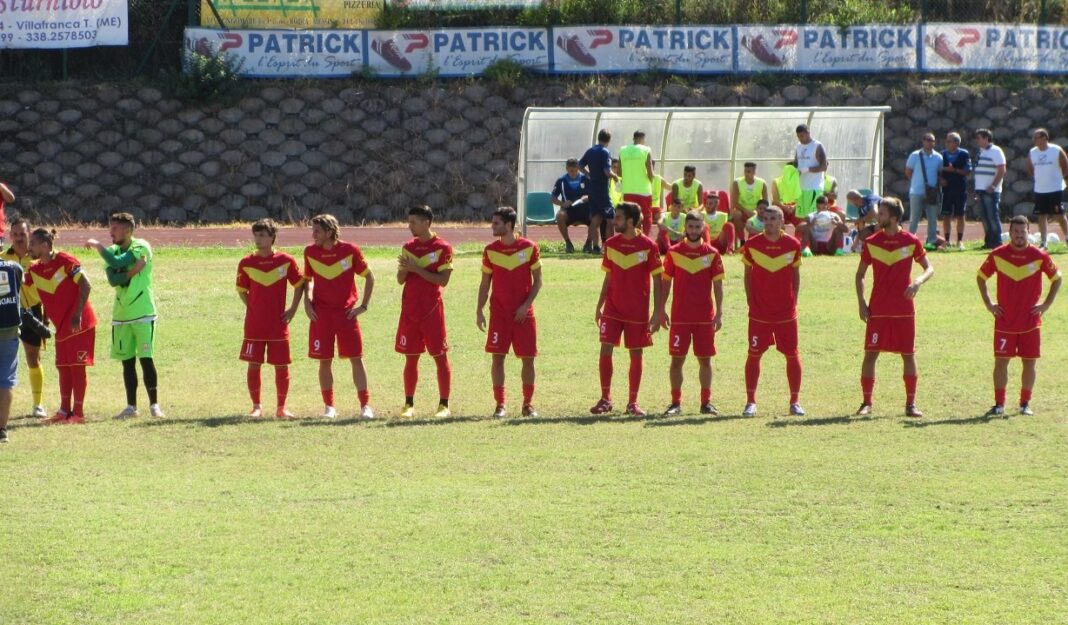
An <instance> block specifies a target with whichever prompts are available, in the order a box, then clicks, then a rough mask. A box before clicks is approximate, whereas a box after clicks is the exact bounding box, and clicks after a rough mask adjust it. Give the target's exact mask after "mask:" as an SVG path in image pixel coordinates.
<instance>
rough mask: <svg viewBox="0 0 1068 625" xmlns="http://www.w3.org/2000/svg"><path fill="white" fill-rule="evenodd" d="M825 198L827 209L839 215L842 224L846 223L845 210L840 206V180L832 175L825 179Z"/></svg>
mask: <svg viewBox="0 0 1068 625" xmlns="http://www.w3.org/2000/svg"><path fill="white" fill-rule="evenodd" d="M823 196H824V197H826V198H827V208H828V209H829V210H832V211H834V212H836V213H838V216H839V217H841V218H842V222H843V223H844V222H845V221H846V213H845V209H844V208H842V207H841V206H839V205H838V180H836V179H835V177H834V176H832V175H830V174H825V175H824V177H823Z"/></svg>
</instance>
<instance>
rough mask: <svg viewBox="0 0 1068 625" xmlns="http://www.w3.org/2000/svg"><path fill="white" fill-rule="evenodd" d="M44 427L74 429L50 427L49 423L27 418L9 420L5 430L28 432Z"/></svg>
mask: <svg viewBox="0 0 1068 625" xmlns="http://www.w3.org/2000/svg"><path fill="white" fill-rule="evenodd" d="M45 427H57V428H59V427H74V426H62V425H51V424H49V423H45V422H44V420H43V419H34V418H32V417H28V418H25V419H19V420H18V421H16V420H15V419H14V418H12V419H11V420H9V421H8V422H7V429H8V431H12V432H13V431H15V430H28V429H33V428H45Z"/></svg>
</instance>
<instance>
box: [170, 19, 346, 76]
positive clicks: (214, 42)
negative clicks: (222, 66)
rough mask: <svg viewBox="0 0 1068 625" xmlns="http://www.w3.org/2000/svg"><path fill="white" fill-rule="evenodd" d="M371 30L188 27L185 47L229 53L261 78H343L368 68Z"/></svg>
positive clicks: (208, 53)
mask: <svg viewBox="0 0 1068 625" xmlns="http://www.w3.org/2000/svg"><path fill="white" fill-rule="evenodd" d="M366 33H367V31H363V30H215V29H211V28H187V29H185V49H186V50H187V51H189V52H195V53H197V54H203V55H205V56H212V55H215V54H218V53H220V52H221V53H224V54H226V55H228V56H230V57H231V58H234V59H235V60H238V61H239V62H240V63H241V75H242V76H250V77H256V78H295V77H319V78H341V77H347V76H352V75H353V74H359V73H362V72H363V68H364V61H365V58H364V49H365V48H366V44H367V40H366Z"/></svg>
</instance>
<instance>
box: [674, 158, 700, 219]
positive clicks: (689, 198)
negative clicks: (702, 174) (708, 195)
mask: <svg viewBox="0 0 1068 625" xmlns="http://www.w3.org/2000/svg"><path fill="white" fill-rule="evenodd" d="M671 196H672V197H675V198H678V199H680V200H682V210H684V211H692V210H693V209H695V208H701V206H702V205H703V204H704V197H705V187H704V185H703V184H702V183H701V181H700V180H698V179H697V168H696V167H694V166H693V165H686V166H685V167H683V168H682V178H679V179H678V180H676V181H675V182H674V183H672V185H671Z"/></svg>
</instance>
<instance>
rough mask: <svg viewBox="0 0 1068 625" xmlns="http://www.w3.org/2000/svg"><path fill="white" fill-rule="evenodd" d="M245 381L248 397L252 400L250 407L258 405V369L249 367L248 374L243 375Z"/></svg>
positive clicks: (259, 383) (259, 385) (260, 383)
mask: <svg viewBox="0 0 1068 625" xmlns="http://www.w3.org/2000/svg"><path fill="white" fill-rule="evenodd" d="M245 380H246V382H247V383H248V396H249V397H250V398H252V405H254V406H259V405H260V387H261V385H262V382H260V368H259V367H249V368H248V372H247V373H246V374H245Z"/></svg>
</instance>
